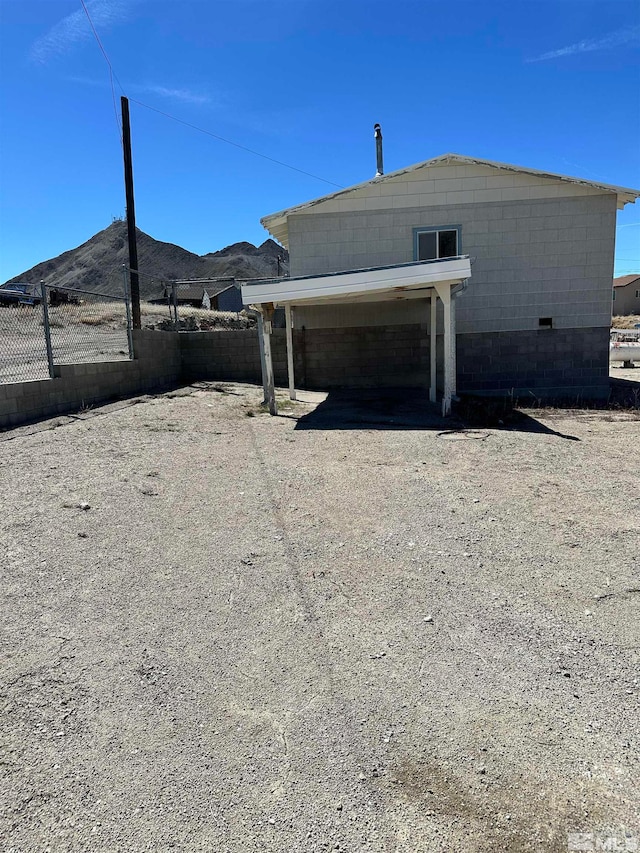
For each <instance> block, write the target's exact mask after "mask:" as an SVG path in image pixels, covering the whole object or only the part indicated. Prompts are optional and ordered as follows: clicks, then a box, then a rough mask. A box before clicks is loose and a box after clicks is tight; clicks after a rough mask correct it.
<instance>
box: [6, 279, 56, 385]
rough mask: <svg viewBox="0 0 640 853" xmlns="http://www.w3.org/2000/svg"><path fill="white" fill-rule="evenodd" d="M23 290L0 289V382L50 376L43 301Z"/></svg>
mask: <svg viewBox="0 0 640 853" xmlns="http://www.w3.org/2000/svg"><path fill="white" fill-rule="evenodd" d="M24 293H25V291H24V290H23V289H22V288H21V289H20V290H14V289H12V288H0V383H5V382H23V381H25V380H29V379H48V378H49V376H50V368H49V360H48V358H47V344H46V339H45V332H44V318H43V312H42V300H41V298H40V297H38V291H37V290H36V291H35V293H32V295H31V297H30V299H29V300H25V299H24Z"/></svg>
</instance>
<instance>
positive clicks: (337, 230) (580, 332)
mask: <svg viewBox="0 0 640 853" xmlns="http://www.w3.org/2000/svg"><path fill="white" fill-rule="evenodd" d="M615 219H616V197H615V194H611V193H609V194H606V193H602V192H601V191H599V190H597V189H596V188H590V187H584V186H580V185H572V184H567V183H562V182H558V181H557V180H551V179H547V178H543V177H536V176H527V175H522V174H514V173H511V174H510V173H508V172H505V171H498V170H495V169H490V168H488V167H482V166H477V165H463V166H460V165H456V166H453V165H452V166H441V167H435V168H432V169H429V170H427V171H424V172H421V171H417V172H415V173H413V174H405V175H401V176H399V177H397V178H393V179H387V180H384V181H381V182H380V183H379V184H375V185H374V186H370V187H367V188H363V189H362V190H358V191H356V192H355V193H350V194H348V195H347V196H345V197H344V198H337V199H334V200H331V201H329V202H327V203H322V204H319V205H318V206H317V208H309V209H308V210H307V211H306V212H303V213H300V214H296V215H293V216H291V217H289V221H288V227H289V248H290V252H291V274H292V275H315V274H321V273H326V272H336V271H338V270H341V269H342V270H345V269H354V268H358V267H368V266H376V265H385V264H394V263H405V262H409V261H411V260H413V259H414V254H413V252H414V244H413V230H414V228H419V227H447V226H459V227H460V229H461V231H460V233H461V245H460V251H461V252H462V253H464V254H468V255H470V256H471V260H472V265H471V280H470V282H469V287H468V289H467V290H466V291H465V293H463V294H461V295H460V296H459V298H458V300H457V303H456V304H457V311H456V319H457V332H458V388H459V390H461V391H482V392H485V393H487V392H488V393H500V392H504V390H505V389H508V390H511V389H521V390H523V391H525V392H526V391H533V392H534V393H535V394H537V395H539V396H545V395H546V396H548V397H552V396H561V395H563V394H564V395H567V396H569V395H573V394H580V395H583V396H593V397H602V396H606V395H607V394H608V392H609V380H608V359H609V347H608V330H609V326H610V319H611V279H612V273H613V253H614V235H615ZM424 312H425V309H424V306H421V305H420V303H419V300H415V301H412V300H410V301H406V302H404V303H397V304H396V305H389V304H386V303H383V302H382V303H377V304H375V305H371V306H367V307H365V306H360V305H345V306H339V307H332V308H328V307H324V306H323V307H314V308H309V309H305V310H304V311H301V310H296V311H295V312H294V317H295V322H296V324H297V325H298V326H300V327H301V326H305V327H306V329H307V331H310V330H311V329H323V328H324V329H327V330H329V329H331V330H333V331H334V332H335V334H334V336H333V337H334V341H332V340H331V335H329V336H328V337H327V339H326V346H327V350H328V351H331V350H332V348H333V346H341V343H340V341H341V332H342V329H343V328H350V329H353V328H354V327H357V326H360V327H361V330H365V329H371V330H372V327H374V326H385V325H388V324H394V325H397V326H402V325H408V324H411V323H416V324H417V323H420V322H422V321H423V319H424ZM541 318H551V322H552V326H553V328H552V329H546V328H540V319H541ZM440 328H441V327H440ZM416 367H418V365H416ZM328 369H331V368H328Z"/></svg>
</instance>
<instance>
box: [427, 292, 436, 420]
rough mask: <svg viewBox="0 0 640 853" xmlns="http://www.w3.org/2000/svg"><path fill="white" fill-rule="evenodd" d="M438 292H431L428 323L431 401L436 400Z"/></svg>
mask: <svg viewBox="0 0 640 853" xmlns="http://www.w3.org/2000/svg"><path fill="white" fill-rule="evenodd" d="M437 309H438V294H437V293H436V292H435V290H434V291H433V292H432V293H431V323H430V325H429V348H430V355H429V368H430V371H431V385H430V386H429V400H430V402H432V403H435V401H436V381H437V376H438V373H437V364H436V358H437V349H436V343H437V337H436V325H437V319H438V313H437Z"/></svg>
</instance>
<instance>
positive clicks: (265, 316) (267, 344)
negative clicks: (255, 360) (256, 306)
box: [260, 304, 278, 415]
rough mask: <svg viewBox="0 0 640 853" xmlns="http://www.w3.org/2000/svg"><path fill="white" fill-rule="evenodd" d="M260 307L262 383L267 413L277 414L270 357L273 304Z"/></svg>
mask: <svg viewBox="0 0 640 853" xmlns="http://www.w3.org/2000/svg"><path fill="white" fill-rule="evenodd" d="M260 308H261V309H262V310H261V316H262V348H263V352H264V365H265V374H264V384H265V385H266V394H267V405H268V406H269V414H270V415H277V414H278V407H277V405H276V388H275V382H274V379H273V359H272V358H271V330H272V319H273V305H271V304H268V305H261V306H260Z"/></svg>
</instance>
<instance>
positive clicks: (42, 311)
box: [0, 276, 133, 383]
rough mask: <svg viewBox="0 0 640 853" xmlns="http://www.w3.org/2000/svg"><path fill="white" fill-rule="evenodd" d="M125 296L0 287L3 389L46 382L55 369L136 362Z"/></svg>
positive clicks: (42, 287)
mask: <svg viewBox="0 0 640 853" xmlns="http://www.w3.org/2000/svg"><path fill="white" fill-rule="evenodd" d="M121 281H122V286H121V288H120V289H121V290H124V291H125V292H124V293H123V295H122V296H119V295H114V294H113V293H95V292H92V291H89V290H81V289H78V288H71V287H52V286H47V285H44V284H40V285H31V284H19V285H13V286H11V287H9V286H7V287H0V383H8V382H24V381H28V380H33V379H47V378H50V377H52V376H53V375H54V368H55V365H57V364H77V363H79V362H101V361H118V360H123V359H130V358H133V343H132V332H131V311H130V304H129V298H128V294H127V293H126V278H125V277H124V276H122V277H121Z"/></svg>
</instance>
